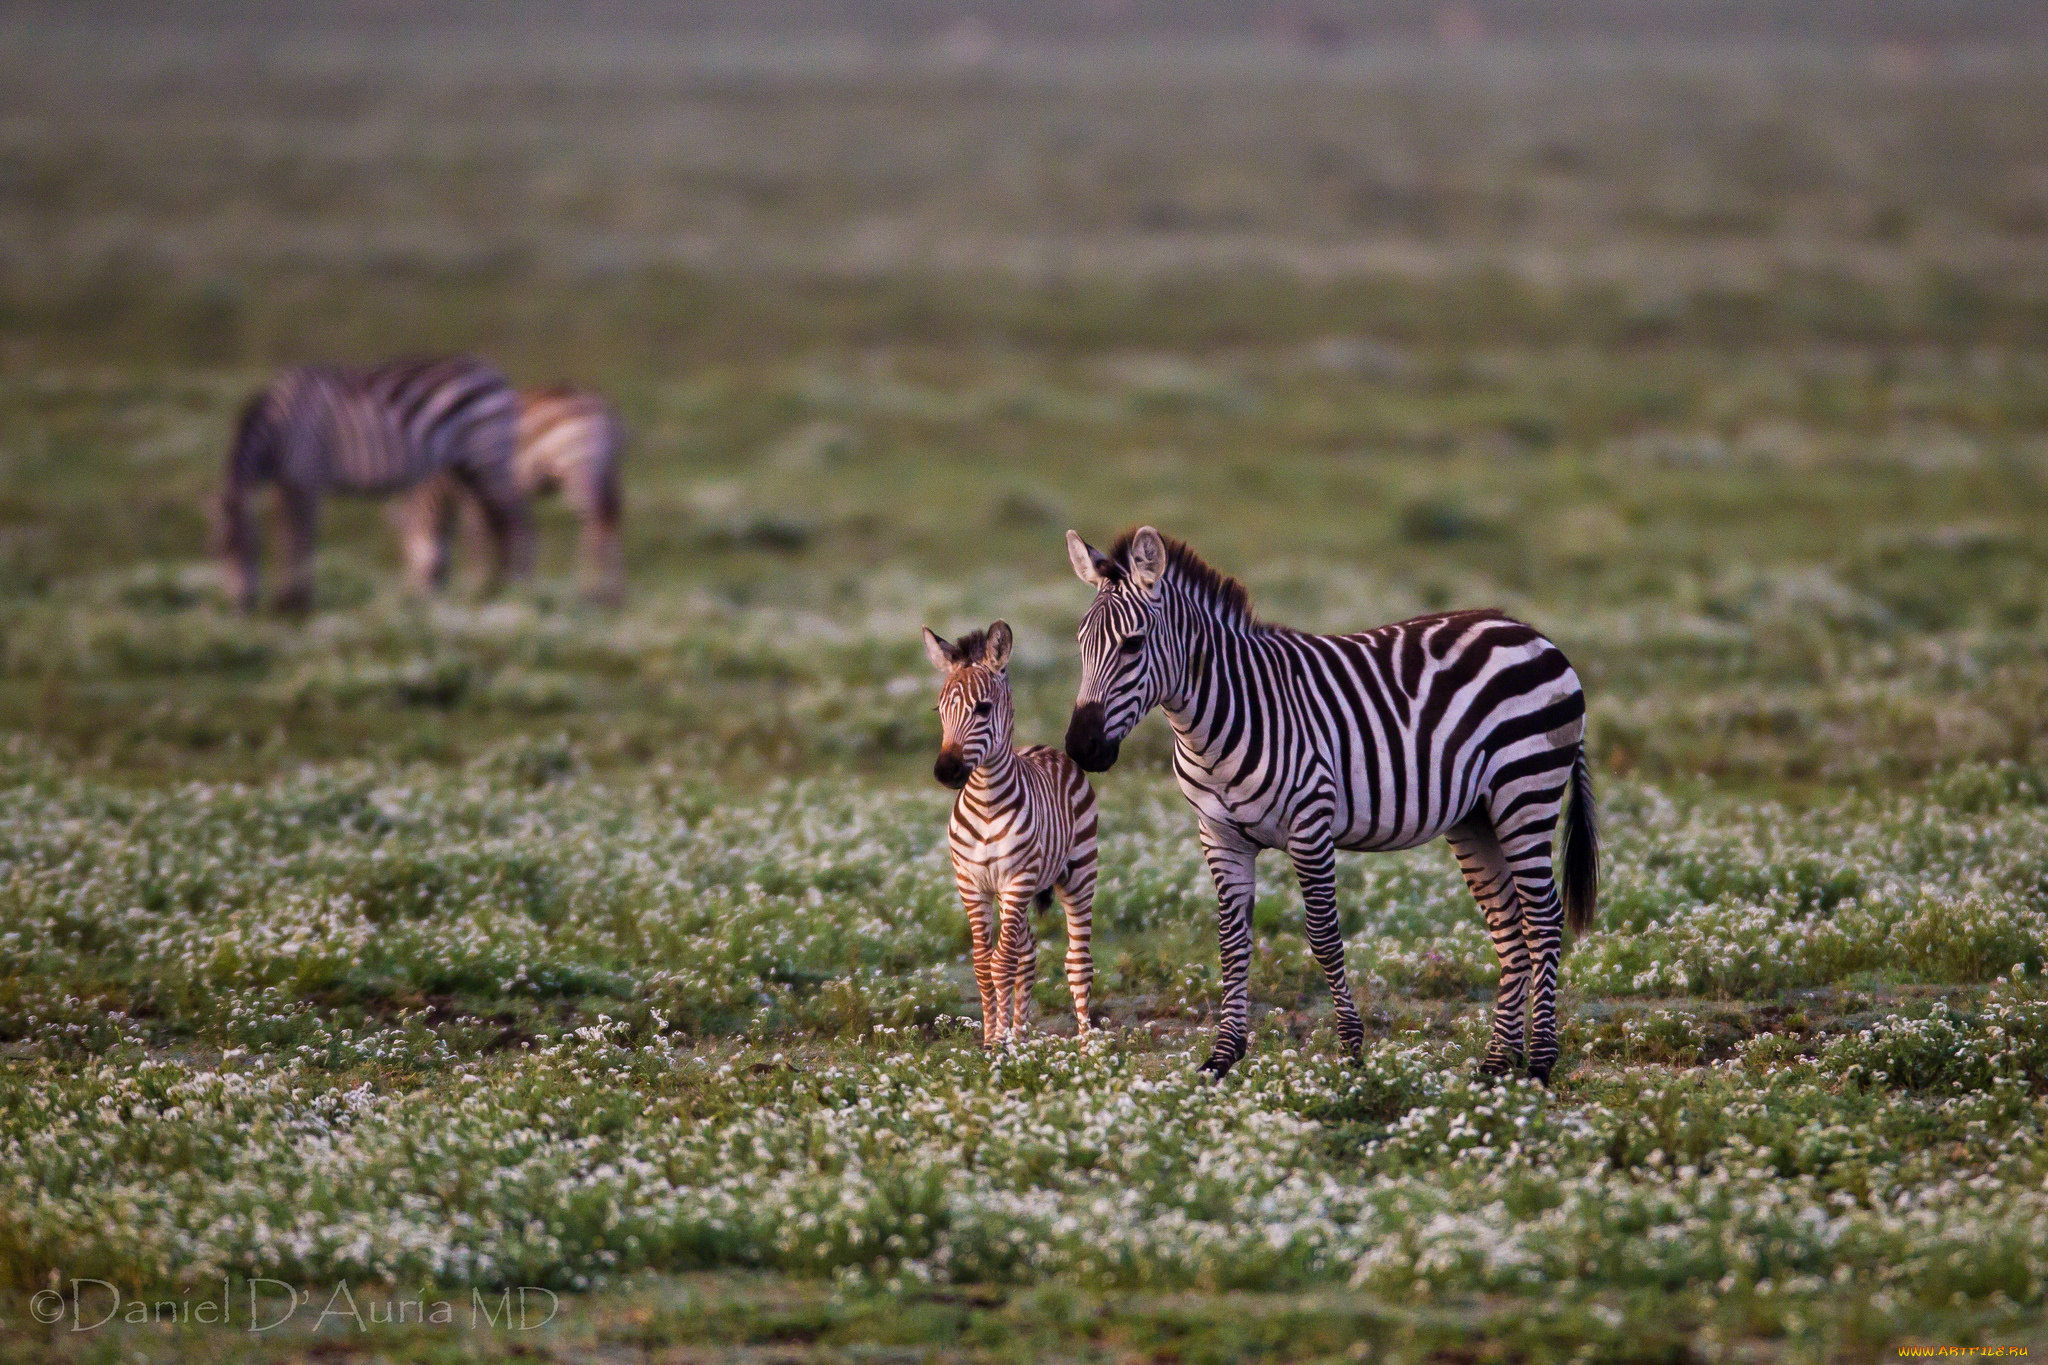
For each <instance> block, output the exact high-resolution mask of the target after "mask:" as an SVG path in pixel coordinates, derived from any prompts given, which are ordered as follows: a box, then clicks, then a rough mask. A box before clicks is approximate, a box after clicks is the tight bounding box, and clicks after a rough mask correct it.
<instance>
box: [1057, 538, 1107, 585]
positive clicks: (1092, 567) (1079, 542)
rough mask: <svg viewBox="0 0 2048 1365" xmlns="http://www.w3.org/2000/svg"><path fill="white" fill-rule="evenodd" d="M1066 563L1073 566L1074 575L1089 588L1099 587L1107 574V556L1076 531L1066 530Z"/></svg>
mask: <svg viewBox="0 0 2048 1365" xmlns="http://www.w3.org/2000/svg"><path fill="white" fill-rule="evenodd" d="M1067 563H1069V564H1071V565H1073V566H1074V577H1076V578H1078V579H1080V580H1081V581H1082V582H1083V583H1086V584H1087V585H1088V586H1089V587H1091V588H1099V587H1101V586H1102V580H1103V579H1104V578H1106V577H1107V576H1108V574H1109V556H1108V555H1106V554H1104V553H1102V551H1100V550H1098V549H1096V548H1095V547H1094V546H1093V545H1090V544H1089V543H1088V542H1087V541H1085V540H1083V539H1081V536H1080V533H1079V532H1076V531H1069V532H1067Z"/></svg>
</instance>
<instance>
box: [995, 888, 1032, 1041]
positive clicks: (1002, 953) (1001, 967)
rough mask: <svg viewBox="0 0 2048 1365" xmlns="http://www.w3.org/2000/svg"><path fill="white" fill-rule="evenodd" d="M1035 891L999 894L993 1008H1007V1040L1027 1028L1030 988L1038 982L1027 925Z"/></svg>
mask: <svg viewBox="0 0 2048 1365" xmlns="http://www.w3.org/2000/svg"><path fill="white" fill-rule="evenodd" d="M1035 899H1037V893H1036V892H1035V891H1021V892H1020V891H1005V892H1004V893H1003V898H1002V905H1003V924H1002V937H1001V938H1000V939H999V940H997V944H996V995H997V1006H996V1007H997V1009H998V1010H1000V1009H1002V1008H1003V1005H1004V1003H1005V1002H1007V1004H1008V1007H1009V1027H1010V1037H1011V1038H1012V1039H1018V1040H1021V1039H1022V1038H1023V1036H1024V1033H1025V1031H1026V1030H1027V1029H1029V1028H1030V1027H1031V987H1032V985H1033V983H1034V982H1036V981H1037V980H1038V933H1037V931H1036V930H1035V929H1033V928H1032V926H1031V902H1032V901H1033V900H1035Z"/></svg>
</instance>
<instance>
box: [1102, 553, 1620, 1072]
mask: <svg viewBox="0 0 2048 1365" xmlns="http://www.w3.org/2000/svg"><path fill="white" fill-rule="evenodd" d="M1067 555H1068V558H1069V559H1070V560H1071V561H1072V562H1073V566H1074V572H1075V573H1076V574H1077V575H1079V576H1080V578H1081V581H1082V582H1084V583H1088V584H1090V585H1091V586H1093V587H1094V588H1095V601H1094V603H1093V604H1092V605H1091V606H1090V607H1089V609H1088V613H1087V615H1086V616H1085V617H1084V618H1083V620H1082V622H1081V635H1080V640H1081V690H1080V694H1079V695H1078V696H1077V697H1076V699H1075V702H1074V715H1073V720H1072V723H1071V724H1070V725H1069V727H1068V729H1067V753H1068V754H1069V755H1070V756H1071V757H1072V758H1073V759H1074V761H1075V762H1076V763H1079V764H1080V765H1081V766H1082V767H1083V768H1085V769H1087V770H1088V771H1090V772H1101V771H1103V770H1105V769H1107V768H1108V767H1109V766H1110V765H1111V764H1113V763H1115V762H1116V757H1117V750H1118V746H1119V745H1120V744H1121V743H1122V741H1123V739H1124V737H1125V736H1126V735H1128V734H1130V732H1131V730H1132V728H1133V727H1135V726H1136V725H1137V723H1138V722H1139V721H1140V720H1141V719H1143V718H1144V716H1145V715H1146V713H1147V712H1149V711H1150V710H1151V709H1152V708H1153V707H1155V706H1157V707H1160V708H1161V709H1163V710H1164V711H1165V712H1166V715H1167V718H1168V719H1169V720H1170V721H1171V722H1172V724H1173V731H1174V741H1175V742H1174V755H1173V759H1174V762H1173V767H1174V774H1175V776H1176V777H1177V778H1178V779H1179V780H1180V787H1181V790H1182V792H1184V793H1185V794H1186V795H1187V798H1188V800H1189V802H1190V803H1191V804H1192V805H1193V806H1194V808H1195V815H1196V821H1197V823H1198V825H1199V826H1200V830H1201V839H1202V851H1203V853H1204V855H1205V856H1206V857H1207V859H1208V863H1209V872H1210V875H1211V877H1212V878H1213V879H1214V880H1215V883H1216V895H1217V902H1218V909H1217V931H1218V937H1219V939H1220V941H1221V946H1222V955H1223V991H1224V994H1223V1022H1222V1027H1221V1029H1220V1030H1219V1032H1218V1034H1217V1037H1216V1043H1215V1046H1214V1047H1213V1048H1212V1049H1211V1050H1210V1052H1209V1057H1208V1060H1207V1061H1205V1062H1203V1064H1202V1069H1203V1070H1204V1071H1208V1072H1212V1073H1214V1074H1216V1075H1218V1076H1220V1075H1222V1074H1224V1073H1225V1072H1227V1071H1229V1070H1230V1068H1231V1067H1232V1066H1233V1065H1235V1064H1236V1062H1237V1060H1238V1059H1239V1058H1240V1057H1242V1056H1243V1055H1244V1052H1245V1048H1246V1045H1247V1044H1248V1042H1249V1040H1250V1028H1249V1020H1248V1015H1249V1006H1250V996H1249V992H1248V991H1247V988H1246V975H1247V968H1248V966H1249V964H1250V960H1251V949H1252V942H1251V924H1252V898H1253V893H1254V881H1253V863H1254V860H1255V859H1256V858H1257V857H1258V855H1259V853H1260V851H1261V850H1263V849H1269V848H1280V849H1285V850H1286V851H1287V854H1288V856H1289V857H1290V858H1291V859H1292V860H1293V863H1294V869H1295V874H1296V876H1297V877H1298V878H1299V879H1300V882H1301V894H1302V902H1303V906H1304V908H1305V910H1306V912H1307V921H1308V938H1309V945H1310V947H1311V948H1312V949H1313V950H1314V952H1315V955H1316V960H1317V961H1318V962H1319V963H1320V964H1321V965H1322V968H1323V973H1324V976H1325V977H1326V978H1327V979H1328V981H1329V984H1330V993H1331V995H1332V996H1334V997H1335V1000H1336V1005H1337V1020H1338V1031H1339V1033H1340V1035H1341V1036H1342V1038H1343V1041H1344V1045H1345V1047H1347V1048H1348V1049H1350V1050H1351V1052H1352V1053H1353V1054H1354V1055H1356V1054H1357V1053H1358V1052H1359V1051H1360V1049H1361V1048H1362V1046H1363V1044H1364V1041H1365V1029H1364V1026H1363V1024H1362V1023H1361V1022H1360V1020H1359V1017H1358V1006H1357V1003H1356V1002H1355V1001H1354V1000H1353V999H1352V997H1351V987H1350V984H1349V982H1348V980H1347V979H1346V975H1345V971H1344V939H1343V935H1342V933H1341V932H1340V931H1339V929H1338V926H1337V903H1336V884H1335V873H1336V866H1335V864H1336V857H1335V855H1336V852H1337V850H1338V849H1371V850H1388V849H1400V848H1414V847H1416V846H1417V845H1419V844H1424V843H1427V842H1428V841H1429V840H1431V839H1435V838H1439V837H1441V838H1444V839H1446V840H1448V841H1449V843H1450V845H1451V848H1452V849H1453V851H1454V852H1455V853H1456V854H1457V857H1458V865H1459V867H1460V868H1462V869H1463V870H1464V873H1465V880H1466V884H1467V885H1468V886H1469V887H1470V888H1471V891H1472V896H1473V898H1474V899H1475V900H1477V901H1478V902H1479V907H1480V909H1481V910H1482V911H1483V912H1484V913H1485V916H1486V924H1487V929H1488V931H1489V933H1490V934H1491V936H1492V938H1493V946H1494V950H1495V952H1497V953H1498V954H1499V955H1500V989H1499V992H1498V994H1497V996H1496V997H1495V1003H1494V1018H1493V1036H1492V1039H1491V1041H1490V1042H1489V1043H1488V1044H1487V1048H1486V1055H1485V1058H1484V1060H1483V1061H1482V1063H1481V1070H1482V1071H1485V1072H1487V1073H1489V1074H1496V1075H1497V1074H1500V1073H1502V1072H1505V1071H1507V1070H1508V1069H1509V1068H1510V1067H1511V1066H1512V1065H1513V1064H1514V1061H1515V1059H1516V1056H1517V1055H1518V1054H1519V1053H1520V1052H1521V1051H1522V1042H1523V1022H1524V1021H1523V1012H1524V1007H1525V1006H1526V1007H1527V1012H1528V1015H1529V1018H1528V1034H1529V1049H1528V1063H1529V1074H1530V1075H1532V1076H1534V1077H1535V1078H1536V1079H1537V1080H1539V1081H1542V1082H1543V1083H1544V1084H1546V1085H1547V1084H1548V1083H1549V1080H1550V1072H1551V1068H1552V1067H1553V1066H1555V1065H1556V1062H1557V965H1558V959H1559V957H1560V955H1561V952H1562V947H1563V943H1562V933H1561V927H1562V923H1563V922H1564V921H1565V920H1566V919H1567V918H1569V921H1570V923H1571V926H1572V928H1573V929H1574V930H1580V929H1584V928H1585V927H1586V926H1587V925H1589V924H1591V923H1592V920H1593V911H1594V906H1595V902H1596V899H1597V895H1598V883H1599V869H1598V860H1599V850H1598V842H1597V839H1598V836H1597V833H1596V829H1595V824H1594V809H1593V784H1592V779H1591V776H1590V775H1589V773H1588V772H1587V767H1586V752H1585V744H1584V736H1585V715H1586V698H1585V693H1584V692H1583V691H1582V690H1581V688H1580V686H1579V679H1578V675H1577V674H1576V673H1574V672H1573V671H1572V667H1571V665H1570V664H1569V663H1568V662H1566V660H1565V657H1564V654H1563V652H1562V651H1560V650H1559V649H1558V647H1557V646H1556V645H1554V644H1552V643H1551V642H1550V641H1548V640H1546V639H1544V638H1543V637H1542V636H1541V635H1539V634H1537V633H1536V632H1535V631H1534V630H1532V629H1531V628H1529V627H1528V626H1525V625H1523V624H1522V623H1521V622H1519V621H1514V620H1511V619H1509V618H1508V617H1506V616H1504V615H1502V614H1501V613H1499V612H1496V611H1461V612H1448V613H1445V614H1443V615H1438V616H1420V617H1417V618H1416V619H1414V620H1412V621H1402V622H1398V623H1396V624H1393V625H1386V626H1381V627H1379V628H1378V629H1377V630H1369V631H1366V632H1364V633H1362V634H1358V635H1311V634H1308V633H1306V632H1304V631H1298V630H1290V629H1288V628H1287V627H1285V626H1275V625H1269V624H1267V623H1265V622H1262V621H1259V620H1257V619H1255V618H1254V617H1253V616H1252V614H1251V607H1250V603H1249V600H1248V599H1247V597H1246V595H1245V591H1244V588H1243V587H1242V586H1240V585H1239V584H1238V583H1237V582H1236V580H1234V579H1231V578H1227V577H1225V576H1224V575H1222V574H1220V573H1218V572H1217V571H1216V570H1214V569H1212V568H1210V567H1209V566H1208V565H1207V564H1205V563H1203V562H1202V561H1201V559H1199V558H1198V557H1197V556H1196V555H1195V553H1194V551H1192V550H1190V549H1189V548H1188V547H1187V546H1186V545H1183V544H1182V543H1181V542H1179V541H1177V540H1171V539H1168V538H1167V537H1165V536H1162V535H1161V534H1160V533H1159V532H1158V531H1156V530H1154V529H1153V528H1152V527H1150V526H1142V527H1139V528H1138V529H1137V530H1136V531H1133V532H1129V533H1127V534H1125V535H1124V536H1123V537H1122V538H1121V539H1119V540H1118V541H1117V542H1116V543H1115V545H1113V546H1112V547H1111V548H1110V552H1109V553H1108V554H1106V555H1105V554H1103V553H1102V552H1101V551H1099V550H1096V549H1095V548H1093V547H1092V546H1090V545H1088V544H1087V543H1086V542H1084V541H1083V540H1082V539H1081V537H1080V536H1078V535H1076V534H1075V533H1074V532H1072V531H1069V532H1067ZM1567 786H1569V787H1570V788H1571V814H1570V818H1569V820H1568V821H1567V823H1566V824H1565V828H1564V838H1563V846H1562V848H1561V849H1560V851H1559V852H1560V860H1561V861H1562V863H1563V883H1564V895H1563V904H1562V907H1560V904H1559V896H1558V889H1557V886H1556V885H1555V883H1554V882H1553V880H1552V873H1551V832H1552V830H1553V828H1554V827H1555V826H1556V825H1557V823H1558V819H1559V814H1560V812H1561V810H1562V808H1563V804H1564V798H1565V789H1566V787H1567ZM1532 980H1533V983H1534V990H1533V992H1532V991H1531V990H1530V985H1531V982H1532Z"/></svg>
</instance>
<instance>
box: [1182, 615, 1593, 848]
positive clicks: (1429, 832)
mask: <svg viewBox="0 0 2048 1365" xmlns="http://www.w3.org/2000/svg"><path fill="white" fill-rule="evenodd" d="M1249 638H1250V640H1251V641H1253V642H1254V643H1253V644H1252V645H1251V646H1250V654H1251V658H1250V659H1249V660H1248V661H1247V662H1248V663H1249V664H1251V667H1248V668H1246V669H1244V670H1242V671H1241V672H1242V676H1243V677H1244V678H1245V679H1247V682H1248V686H1247V690H1246V694H1245V695H1242V696H1240V697H1238V698H1237V699H1236V701H1235V703H1234V704H1235V706H1236V710H1237V714H1235V715H1232V716H1229V717H1226V718H1224V722H1225V723H1224V729H1225V731H1226V733H1227V734H1229V735H1231V736H1232V737H1233V742H1231V743H1229V744H1227V745H1225V746H1222V752H1223V754H1225V755H1227V759H1226V761H1223V762H1212V763H1211V764H1210V765H1208V766H1206V767H1205V766H1200V765H1196V764H1193V763H1191V762H1189V761H1188V760H1187V756H1186V755H1179V756H1177V761H1176V765H1175V766H1176V771H1177V772H1178V773H1179V774H1180V777H1181V783H1182V787H1183V789H1184V790H1186V791H1187V793H1188V795H1189V798H1190V800H1192V801H1194V803H1195V805H1196V807H1197V809H1199V810H1202V811H1203V813H1204V814H1205V815H1208V816H1210V817H1212V818H1221V819H1223V820H1225V821H1227V822H1228V823H1230V824H1232V825H1235V826H1237V827H1238V828H1239V829H1240V830H1241V831H1242V832H1243V833H1245V834H1246V835H1247V836H1248V837H1250V838H1251V839H1253V840H1254V841H1255V842H1258V843H1262V844H1265V845H1267V846H1269V847H1274V846H1279V845H1281V844H1284V842H1285V841H1286V838H1287V835H1288V832H1289V831H1290V830H1291V829H1293V828H1296V827H1297V826H1298V824H1299V821H1300V814H1301V807H1302V806H1303V804H1304V803H1306V802H1313V801H1327V802H1328V803H1329V805H1330V807H1331V809H1330V827H1331V830H1332V838H1333V841H1334V842H1335V843H1336V845H1337V846H1338V847H1340V848H1347V849H1398V848H1411V847H1414V846H1416V845H1418V844H1423V843H1427V842H1429V841H1430V840H1432V839H1435V838H1437V837H1439V836H1441V835H1442V834H1443V833H1444V832H1445V831H1446V830H1448V829H1450V828H1451V827H1452V826H1453V825H1455V824H1457V823H1458V822H1459V821H1460V820H1461V819H1463V818H1464V817H1465V816H1466V815H1467V814H1469V813H1470V812H1471V810H1472V808H1473V805H1474V803H1475V802H1476V801H1477V800H1478V799H1479V797H1480V795H1481V794H1482V793H1483V792H1486V791H1489V790H1491V789H1492V788H1493V787H1494V786H1495V785H1496V783H1497V782H1498V781H1499V780H1500V778H1501V776H1502V774H1503V772H1504V771H1506V772H1508V773H1510V775H1512V772H1513V769H1514V768H1515V765H1517V764H1521V765H1524V766H1526V767H1529V768H1530V769H1531V770H1532V772H1533V771H1541V772H1548V771H1549V770H1550V769H1552V768H1555V769H1557V770H1558V771H1559V772H1563V771H1567V770H1569V768H1570V765H1571V763H1572V761H1573V759H1574V757H1575V756H1576V753H1577V745H1578V741H1579V738H1580V735H1581V733H1582V731H1583V723H1584V716H1585V698H1584V693H1583V692H1582V690H1581V688H1580V686H1579V680H1578V675H1577V674H1576V673H1575V672H1574V671H1573V670H1572V667H1571V664H1570V662H1569V661H1568V660H1567V659H1566V658H1565V656H1564V653H1563V651H1561V650H1559V649H1558V648H1557V646H1556V645H1554V644H1552V643H1551V642H1550V641H1549V640H1547V639H1545V638H1544V637H1543V636H1542V635H1540V634H1539V633H1538V632H1537V631H1536V630H1534V629H1533V628H1531V627H1530V626H1527V625H1525V624H1523V623H1522V622H1520V621H1517V620H1514V619H1513V618H1512V617H1509V616H1506V615H1504V614H1503V613H1501V612H1498V611H1461V612H1446V613H1441V614H1437V615H1431V616H1420V617H1415V618H1413V619H1411V620H1407V621H1397V622H1393V623H1391V624H1388V625H1384V626H1379V627H1377V628H1375V629H1372V630H1368V631H1361V632H1358V633H1356V634H1351V635H1312V634H1308V633H1306V632H1300V631H1293V630H1287V629H1284V628H1277V627H1269V628H1266V629H1263V630H1261V631H1259V632H1258V633H1257V634H1256V635H1254V636H1251V637H1249Z"/></svg>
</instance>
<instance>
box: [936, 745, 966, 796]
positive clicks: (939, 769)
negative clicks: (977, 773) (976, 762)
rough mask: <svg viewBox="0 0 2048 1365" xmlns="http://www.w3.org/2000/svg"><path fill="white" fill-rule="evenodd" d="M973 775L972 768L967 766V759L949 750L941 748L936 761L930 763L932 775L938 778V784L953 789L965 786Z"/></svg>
mask: <svg viewBox="0 0 2048 1365" xmlns="http://www.w3.org/2000/svg"><path fill="white" fill-rule="evenodd" d="M973 775H974V769H972V768H970V767H968V766H967V760H966V759H964V758H962V757H961V756H960V755H958V754H956V753H953V752H952V751H951V750H941V751H940V753H939V759H938V762H936V763H934V764H932V776H933V777H936V778H937V779H939V785H940V786H942V787H951V788H952V789H953V790H954V791H959V790H960V789H961V788H962V787H964V786H966V785H967V779H968V778H969V777H971V776H973Z"/></svg>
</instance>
